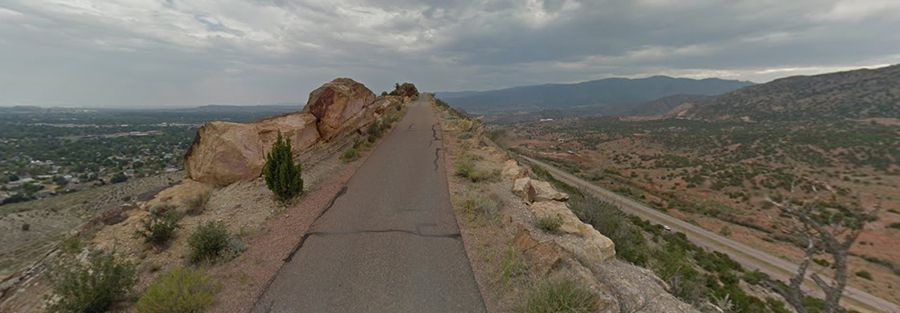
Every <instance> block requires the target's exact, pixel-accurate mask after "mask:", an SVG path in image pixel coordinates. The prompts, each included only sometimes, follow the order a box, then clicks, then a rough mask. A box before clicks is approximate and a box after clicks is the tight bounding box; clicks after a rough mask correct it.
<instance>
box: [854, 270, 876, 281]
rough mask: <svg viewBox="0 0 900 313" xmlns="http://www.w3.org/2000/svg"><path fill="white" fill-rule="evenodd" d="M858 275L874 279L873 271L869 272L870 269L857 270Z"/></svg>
mask: <svg viewBox="0 0 900 313" xmlns="http://www.w3.org/2000/svg"><path fill="white" fill-rule="evenodd" d="M856 276H859V277H860V278H864V279H868V280H872V273H869V271H866V270H862V271H858V272H856Z"/></svg>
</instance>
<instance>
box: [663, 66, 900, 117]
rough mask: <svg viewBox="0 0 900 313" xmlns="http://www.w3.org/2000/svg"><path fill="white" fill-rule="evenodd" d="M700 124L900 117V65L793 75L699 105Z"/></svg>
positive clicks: (693, 113)
mask: <svg viewBox="0 0 900 313" xmlns="http://www.w3.org/2000/svg"><path fill="white" fill-rule="evenodd" d="M693 102H694V103H692V104H691V105H689V106H683V107H682V108H681V109H680V110H676V111H679V112H673V113H675V114H674V115H677V116H681V117H690V118H699V119H718V120H722V119H745V120H746V119H749V120H757V121H767V120H838V119H864V118H884V117H887V118H898V117H900V65H893V66H887V67H882V68H877V69H859V70H852V71H845V72H835V73H828V74H821V75H814V76H793V77H787V78H782V79H777V80H774V81H772V82H769V83H765V84H759V85H753V86H748V87H745V88H741V89H738V90H735V91H732V92H729V93H726V94H723V95H721V96H717V97H712V98H708V99H700V100H699V101H693Z"/></svg>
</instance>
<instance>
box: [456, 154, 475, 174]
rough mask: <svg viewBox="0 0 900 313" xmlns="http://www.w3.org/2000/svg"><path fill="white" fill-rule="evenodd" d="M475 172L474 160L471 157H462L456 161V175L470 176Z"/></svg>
mask: <svg viewBox="0 0 900 313" xmlns="http://www.w3.org/2000/svg"><path fill="white" fill-rule="evenodd" d="M473 173H475V162H474V161H473V160H472V159H471V158H467V157H462V158H459V160H457V161H456V175H457V176H459V177H463V178H470V177H472V174H473Z"/></svg>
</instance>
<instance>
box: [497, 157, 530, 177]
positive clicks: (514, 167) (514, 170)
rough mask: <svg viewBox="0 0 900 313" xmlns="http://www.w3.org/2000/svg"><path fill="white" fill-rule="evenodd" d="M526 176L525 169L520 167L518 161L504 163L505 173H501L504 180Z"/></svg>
mask: <svg viewBox="0 0 900 313" xmlns="http://www.w3.org/2000/svg"><path fill="white" fill-rule="evenodd" d="M525 174H526V173H525V168H523V167H521V166H519V164H518V163H517V162H516V160H506V162H505V163H503V171H501V172H500V176H502V177H503V178H504V179H518V178H521V177H525Z"/></svg>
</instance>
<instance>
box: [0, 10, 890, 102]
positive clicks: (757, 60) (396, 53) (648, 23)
mask: <svg viewBox="0 0 900 313" xmlns="http://www.w3.org/2000/svg"><path fill="white" fill-rule="evenodd" d="M898 12H900V1H898V0H749V1H739V0H620V1H603V0H597V1H568V0H547V1H540V0H517V1H512V0H510V1H502V0H501V1H492V0H482V1H452V0H429V1H405V0H383V1H374V0H373V1H366V0H357V1H353V0H321V1H290V0H219V1H209V0H192V1H187V0H116V1H109V0H0V105H4V106H8V105H42V106H90V107H113V106H118V107H174V106H198V105H206V104H267V103H279V102H291V103H303V102H305V101H306V98H307V96H308V93H309V91H310V90H312V89H314V88H315V87H317V86H319V85H321V84H322V83H324V82H326V81H329V80H331V79H332V78H334V77H339V76H346V77H352V78H355V79H357V80H359V81H361V82H363V83H365V84H366V85H367V86H369V88H371V89H373V90H374V91H376V92H380V91H381V90H385V89H388V88H389V87H391V86H392V84H393V82H395V81H412V82H414V83H416V84H417V85H418V86H419V89H420V90H432V91H433V90H443V91H446V90H469V89H474V90H483V89H493V88H499V87H509V86H516V85H526V84H536V83H545V82H576V81H584V80H591V79H599V78H606V77H615V76H624V77H644V76H652V75H671V76H681V77H693V78H703V77H721V78H729V79H741V80H752V81H755V82H764V81H768V80H771V79H773V78H776V77H783V76H790V75H799V74H813V73H822V72H829V71H836V70H844V69H850V68H857V67H875V66H881V65H887V64H895V63H900V13H898Z"/></svg>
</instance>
